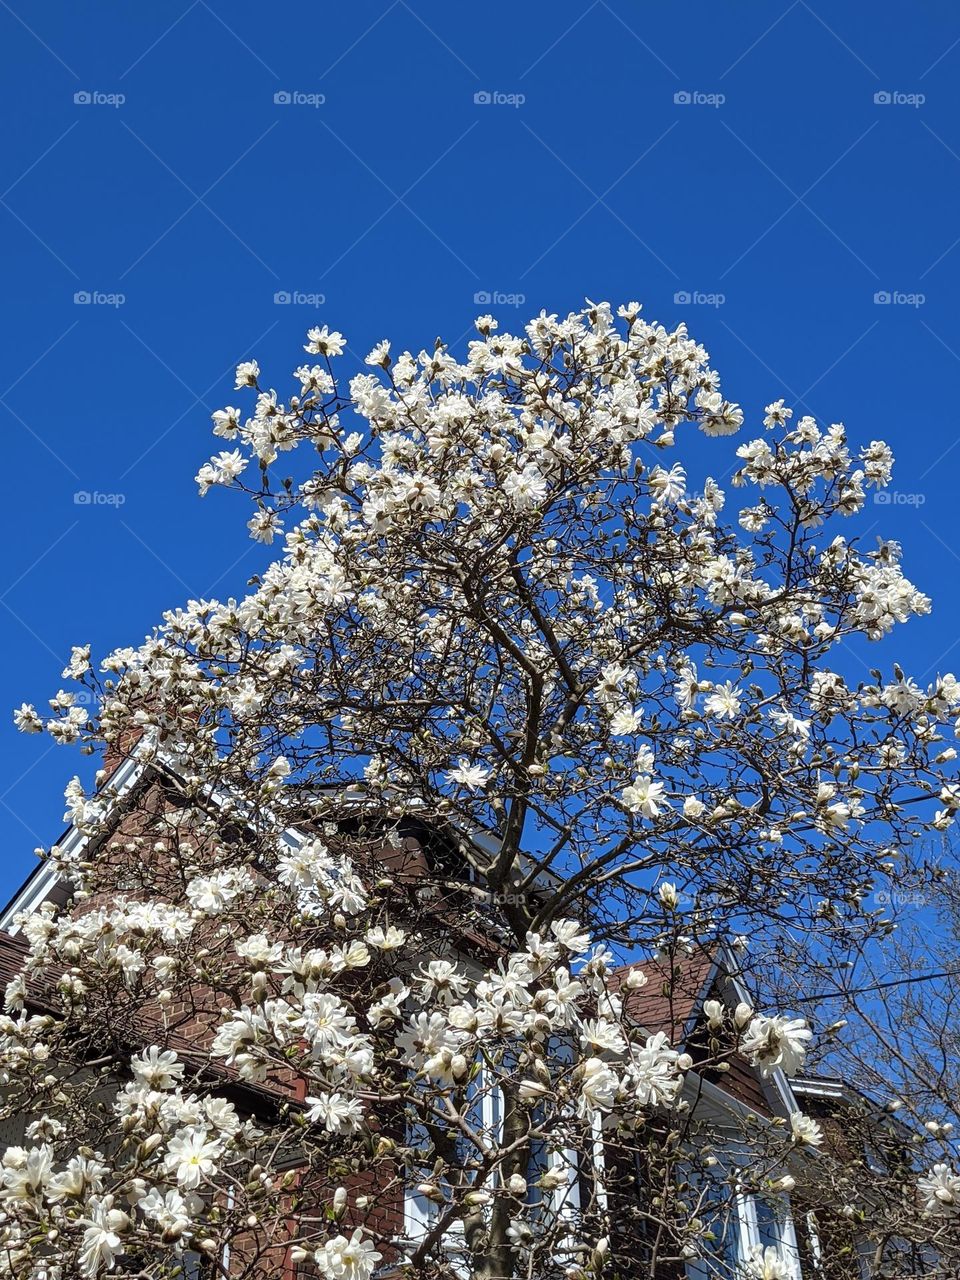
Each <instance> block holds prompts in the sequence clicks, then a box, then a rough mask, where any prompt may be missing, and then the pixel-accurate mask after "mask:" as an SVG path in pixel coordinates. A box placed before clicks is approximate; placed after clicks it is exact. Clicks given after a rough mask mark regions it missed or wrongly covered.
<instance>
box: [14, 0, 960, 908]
mask: <svg viewBox="0 0 960 1280" xmlns="http://www.w3.org/2000/svg"><path fill="white" fill-rule="evenodd" d="M0 40H2V45H3V48H4V52H5V61H6V66H5V74H4V76H3V77H2V80H0V97H2V101H3V112H4V118H5V121H6V129H5V134H4V156H3V163H2V181H0V190H2V192H3V195H2V203H0V229H2V243H3V249H4V256H3V261H4V285H5V290H4V293H5V297H4V313H5V317H6V325H5V330H6V333H5V340H4V343H3V354H2V366H3V367H2V371H0V383H2V385H0V392H2V401H0V406H2V412H3V415H4V419H3V428H4V431H3V439H4V442H5V446H6V457H5V464H6V465H5V474H6V491H5V501H4V504H3V515H2V520H3V523H4V526H5V527H4V530H3V533H4V538H3V546H4V559H3V566H2V569H0V605H2V608H0V621H2V632H0V643H2V646H3V658H4V670H5V671H6V672H7V678H6V680H5V682H4V688H5V690H6V694H7V697H6V701H7V703H8V704H9V706H10V707H11V708H12V706H13V705H14V704H19V702H20V701H21V700H23V699H27V700H36V701H39V702H42V701H43V700H44V699H45V698H47V697H48V696H50V695H52V694H53V693H55V692H56V690H57V689H58V688H59V686H60V669H61V667H62V665H63V662H64V659H65V658H66V656H67V654H68V652H69V648H70V645H71V644H72V643H78V642H83V641H88V640H89V641H92V642H93V645H94V649H95V651H96V652H98V653H100V654H102V653H103V652H104V651H106V650H108V649H110V648H112V647H113V646H115V645H117V644H126V643H137V642H139V640H140V639H141V638H142V637H143V635H144V634H145V633H146V632H147V631H148V630H149V628H150V626H151V625H152V623H153V622H154V621H155V620H156V619H157V618H158V616H159V614H160V612H161V610H162V609H163V608H166V607H169V606H172V605H175V604H177V603H178V602H180V601H181V600H183V599H184V598H185V597H187V596H188V595H194V596H196V595H202V594H229V593H231V592H233V593H236V592H239V591H241V590H242V589H243V584H244V582H245V580H246V578H247V576H248V575H249V574H250V573H251V572H253V571H254V570H255V568H256V567H258V565H259V564H261V563H262V562H263V560H264V552H263V551H262V549H260V550H258V549H256V548H255V547H253V546H252V544H247V543H246V542H245V541H244V531H243V529H242V520H241V513H240V511H239V510H238V509H235V510H234V511H232V512H231V511H230V510H229V506H230V503H229V499H227V498H225V497H224V496H223V495H219V496H218V495H212V496H211V497H210V498H208V499H207V500H206V501H205V502H200V501H199V499H197V498H196V497H195V488H194V485H193V483H192V476H193V474H194V472H195V470H196V467H197V465H198V464H199V463H200V462H201V461H203V460H204V459H205V457H206V456H207V454H208V453H209V451H210V449H211V448H212V445H213V443H214V442H213V440H212V437H211V436H210V434H209V413H210V411H211V410H212V409H214V408H217V407H220V406H222V405H224V404H227V403H236V402H237V401H236V396H235V393H234V392H233V390H232V388H233V377H232V368H233V366H234V365H235V363H236V362H237V361H238V360H240V359H244V358H249V357H251V356H257V357H258V358H259V359H260V362H261V365H262V367H263V368H264V370H265V372H266V374H267V377H268V380H269V381H272V382H274V383H275V384H276V385H277V386H278V387H279V388H282V389H283V392H284V394H286V391H287V387H288V382H287V379H288V374H289V371H290V370H291V369H292V368H293V367H294V365H295V364H296V363H297V360H298V357H299V356H300V343H301V342H302V333H303V331H304V329H305V328H306V327H307V326H308V325H309V324H311V323H315V322H321V323H322V322H328V323H330V324H331V325H333V326H334V327H336V328H339V329H342V330H343V331H344V332H345V333H346V334H347V336H348V338H349V339H350V341H351V348H352V351H353V353H354V357H352V358H351V360H348V361H347V371H348V372H352V371H353V367H354V359H355V357H356V356H359V357H361V358H362V356H363V355H364V354H365V353H366V351H367V350H368V349H369V347H370V346H371V345H372V344H373V342H374V341H375V340H376V339H378V338H380V337H382V336H388V337H390V338H391V339H392V340H393V342H394V343H395V346H404V345H410V346H412V347H413V348H414V350H417V349H419V347H420V346H422V345H429V344H430V343H432V341H433V339H434V337H435V336H436V335H438V334H442V335H443V336H444V337H445V338H446V339H448V340H449V341H451V342H455V341H456V340H458V339H459V338H461V335H464V334H465V332H466V331H467V330H468V328H469V326H470V324H471V322H472V319H473V317H474V316H475V315H476V314H477V313H478V311H485V310H493V311H495V312H496V313H497V314H498V315H499V316H500V318H501V321H502V324H503V326H504V327H509V326H510V324H511V323H514V322H515V323H517V324H521V323H523V321H524V320H525V319H527V318H528V315H527V313H528V312H529V313H531V314H533V313H535V312H536V311H539V309H540V308H541V307H546V308H547V309H548V310H555V311H565V310H568V309H570V308H575V307H577V306H578V305H579V304H580V303H581V302H582V299H583V298H584V296H585V295H586V296H589V297H591V298H594V299H596V298H600V297H605V298H610V299H612V300H613V301H615V302H619V301H626V300H629V299H631V298H639V299H640V300H641V301H642V302H643V303H644V305H645V309H646V311H647V313H648V315H651V316H653V317H655V318H658V319H660V320H662V321H663V322H664V323H666V324H673V323H676V322H678V321H679V320H681V319H683V320H686V321H687V322H688V324H689V326H690V329H691V332H693V333H695V334H696V336H697V337H699V338H700V339H701V340H702V341H703V342H704V343H705V345H706V346H707V347H708V349H709V350H710V351H711V353H712V355H713V357H714V362H715V364H716V367H717V368H718V369H719V370H720V372H721V374H722V375H723V378H724V387H725V390H726V392H727V394H728V395H729V396H730V397H731V398H732V399H736V400H739V401H740V402H741V403H742V404H743V405H744V407H745V409H746V410H747V413H748V421H750V422H751V424H752V425H753V426H754V427H758V426H759V418H760V416H761V415H760V411H761V410H762V407H763V405H764V404H766V403H767V402H768V401H770V400H772V399H775V398H776V397H778V396H781V395H782V396H784V397H785V398H786V400H787V401H788V403H791V404H793V405H796V406H798V407H799V408H800V409H801V410H805V411H807V412H812V413H814V414H816V415H817V416H818V417H819V418H822V419H825V420H827V421H844V422H845V423H846V424H847V425H848V427H849V429H850V432H851V436H852V437H853V439H855V440H857V441H859V440H861V439H862V440H869V439H871V438H877V437H879V438H885V439H887V440H888V441H890V443H891V444H892V445H893V447H894V450H895V452H896V454H897V458H898V463H899V465H898V468H897V471H896V474H895V483H894V488H895V490H896V491H897V492H898V493H899V494H901V495H904V500H902V501H901V502H900V503H899V505H891V506H888V507H877V508H876V509H875V510H871V511H870V512H869V514H868V518H867V520H866V522H864V524H863V525H861V528H864V527H867V526H869V523H870V521H871V520H872V519H873V517H874V515H875V516H876V518H877V520H878V522H879V523H878V526H877V528H878V531H879V530H880V529H882V530H883V532H884V533H886V534H888V535H890V536H894V537H898V538H900V539H901V540H902V541H903V543H904V544H905V547H906V549H907V566H908V570H912V573H913V576H914V577H915V579H916V580H917V581H918V583H919V584H920V585H921V586H922V587H923V588H924V589H925V590H927V591H928V592H929V593H931V594H932V595H934V597H935V604H936V610H935V613H934V615H933V617H932V618H930V619H927V620H923V621H921V622H918V623H915V624H912V625H911V626H910V628H909V629H908V630H902V631H901V632H900V633H899V640H898V642H897V643H898V646H899V650H900V652H901V654H902V655H903V657H904V659H905V665H906V666H907V667H908V668H910V669H911V670H913V671H914V672H915V673H916V674H917V675H921V676H922V675H924V674H929V673H930V672H932V671H934V670H936V669H937V668H938V667H947V666H950V665H951V663H952V664H955V665H956V666H958V667H960V644H957V647H955V648H954V647H953V646H954V645H955V644H956V643H957V636H958V634H960V633H958V629H957V627H958V617H960V603H958V602H957V599H956V594H957V593H956V583H957V580H958V567H960V539H958V538H957V536H956V529H957V519H956V512H957V497H956V489H957V486H956V481H955V475H956V469H957V464H958V463H960V445H958V427H957V421H956V409H955V407H954V404H953V397H952V394H951V393H950V390H949V388H950V386H951V385H952V384H953V383H954V382H955V381H956V380H957V376H958V373H960V369H958V363H960V326H958V307H957V294H958V290H957V283H958V278H960V242H958V237H960V218H958V217H957V206H958V192H960V113H958V110H957V100H958V88H957V85H958V73H960V12H958V10H957V8H956V6H955V4H953V3H948V0H918V2H917V3H915V4H913V5H909V6H906V5H903V4H897V5H894V4H892V3H890V2H889V0H880V2H879V3H874V4H872V5H870V6H865V5H863V4H862V3H856V4H854V3H850V2H849V0H840V2H839V3H838V2H837V0H834V3H831V4H827V3H826V0H817V2H816V3H815V4H809V3H807V2H806V0H793V2H792V3H791V2H790V0H776V2H772V0H771V2H769V3H757V2H756V0H754V2H753V3H744V2H743V0H741V2H740V3H730V2H729V0H711V2H710V3H704V2H702V0H688V3H686V4H683V5H680V6H677V5H671V4H665V5H641V4H638V3H635V2H633V3H631V2H630V0H595V2H594V3H592V4H589V3H580V4H576V5H574V4H570V3H567V2H566V0H561V2H560V3H555V4H551V5H549V6H547V5H522V4H517V3H510V4H504V3H501V2H499V0H490V2H488V3H487V4H485V5H483V6H477V5H456V6H452V5H449V4H437V3H427V2H426V0H410V2H409V3H408V2H407V0H394V3H392V4H389V5H387V4H382V3H380V4H369V3H362V2H354V3H352V4H349V5H341V6H332V5H322V4H290V3H278V4H274V5H265V4H262V3H257V4H254V3H252V2H251V0H233V3H230V4H227V3H226V2H225V0H169V3H166V4H163V5H133V4H129V3H120V2H119V0H112V2H107V0H102V2H101V3H98V4H90V3H83V2H79V3H78V2H77V0H69V3H67V2H65V0H51V2H50V3H48V4H45V5H43V6H36V5H27V4H26V2H25V0H11V2H10V3H7V0H0ZM77 95H80V100H75V99H76V97H77ZM118 95H122V97H123V99H125V100H124V101H122V102H119V104H118ZM278 95H280V100H279V101H278V100H277V96H278ZM284 95H286V96H287V97H288V98H289V99H291V100H290V101H284V100H283V96H284ZM316 95H323V97H324V99H325V101H323V103H322V105H312V103H314V102H317V101H318V99H317V97H316ZM476 95H488V96H489V97H490V98H491V99H493V100H491V101H483V100H482V99H481V101H475V96H476ZM678 95H680V98H679V100H678ZM876 95H881V99H880V100H879V101H877V100H876ZM883 95H886V97H887V98H888V99H889V100H884V98H883ZM918 95H921V96H922V98H923V99H925V100H923V101H920V100H919V98H918ZM684 96H686V98H687V99H689V100H686V101H685V100H684ZM84 97H86V98H87V99H89V100H86V101H85V100H84ZM483 291H486V292H487V293H491V294H492V293H494V292H497V293H499V294H502V295H505V296H507V298H508V301H506V302H505V303H503V304H502V305H497V304H496V303H494V304H486V303H484V304H483V305H481V306H478V305H476V304H475V302H474V295H475V294H478V293H481V292H483ZM75 294H87V295H90V294H97V295H101V296H100V298H99V299H98V300H95V301H91V302H87V303H82V302H79V303H78V302H75V301H74V296H75ZM118 294H122V295H123V296H124V301H123V302H122V304H120V305H113V304H112V303H111V301H110V300H109V297H110V295H114V298H113V302H114V303H116V301H117V299H116V297H115V295H118ZM275 294H286V295H292V294H299V295H304V296H303V297H301V298H300V300H299V301H296V300H295V301H293V302H288V303H276V302H275V301H274V298H275ZM876 294H886V295H897V298H896V300H894V301H891V302H888V303H882V302H881V303H877V302H875V301H874V297H875V295H876ZM308 295H314V297H313V298H310V297H309V296H308ZM316 295H322V296H323V299H324V300H323V302H322V303H321V304H319V305H317V301H316ZM511 295H524V296H525V302H524V303H523V304H522V305H520V306H519V307H516V306H515V305H513V302H512V301H511V300H510V297H511ZM685 295H688V296H692V297H693V298H694V299H697V298H699V300H694V301H691V302H686V303H685V302H684V301H683V300H682V299H683V297H684V296H685ZM718 295H722V301H720V299H719V297H718ZM916 295H923V298H924V300H923V301H922V302H920V301H919V299H918V298H917V296H916ZM711 297H712V301H711V300H709V299H711ZM678 299H679V300H678ZM715 304H718V305H715ZM928 401H929V402H930V403H929V404H928ZM78 492H86V493H90V494H99V495H122V498H123V502H122V505H118V504H117V503H116V502H110V503H108V502H102V501H101V502H90V503H86V504H83V503H77V502H76V501H75V494H77V493H78ZM906 495H919V497H916V496H915V497H914V498H913V500H912V501H910V502H908V501H906V500H905V499H906ZM920 499H922V503H921V501H920ZM238 557H239V559H238ZM945 655H947V656H946V657H945ZM891 656H892V655H891ZM0 734H2V742H3V747H4V749H5V753H6V767H5V769H4V781H3V784H2V788H0V792H2V795H0V836H2V854H0V896H5V894H6V891H8V890H10V889H12V888H13V887H14V886H15V884H16V883H17V882H18V881H19V880H20V878H21V877H22V876H23V874H24V873H25V872H26V871H28V870H29V869H30V868H31V867H32V866H33V865H34V863H33V859H32V856H31V851H32V849H33V847H34V846H35V845H36V844H38V843H41V842H43V843H49V842H50V841H52V840H53V839H55V838H56V836H57V834H58V833H59V830H60V827H61V822H60V818H61V814H62V811H63V806H62V799H61V796H62V788H63V784H64V782H65V780H66V779H67V778H68V777H69V775H70V774H71V772H73V771H74V769H75V768H76V767H77V766H78V765H79V764H80V763H81V762H80V760H79V758H78V757H76V756H75V755H71V754H70V753H69V752H67V751H65V750H62V749H50V748H48V746H47V743H46V741H41V740H38V739H35V738H33V739H25V738H21V737H19V736H18V735H16V734H15V732H14V730H13V728H12V726H11V724H10V719H9V711H8V712H5V713H4V714H3V715H2V716H0Z"/></svg>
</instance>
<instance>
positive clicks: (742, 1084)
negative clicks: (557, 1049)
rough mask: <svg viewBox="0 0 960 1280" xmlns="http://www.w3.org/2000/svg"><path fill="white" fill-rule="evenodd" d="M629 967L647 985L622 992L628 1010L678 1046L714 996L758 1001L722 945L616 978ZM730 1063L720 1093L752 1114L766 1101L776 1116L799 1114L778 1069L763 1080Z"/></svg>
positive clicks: (719, 1080) (718, 1083)
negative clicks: (704, 1005)
mask: <svg viewBox="0 0 960 1280" xmlns="http://www.w3.org/2000/svg"><path fill="white" fill-rule="evenodd" d="M631 969H639V970H640V971H641V972H642V973H643V975H644V977H645V978H646V979H647V982H646V985H645V986H643V987H640V988H639V990H636V991H628V992H624V1009H625V1012H626V1013H627V1014H628V1015H629V1016H630V1017H632V1018H633V1019H634V1020H635V1021H636V1022H637V1023H638V1025H639V1026H641V1027H642V1028H643V1029H644V1030H646V1031H648V1032H649V1033H650V1034H656V1033H657V1032H658V1031H663V1032H665V1033H666V1035H667V1036H668V1037H669V1039H670V1042H671V1043H672V1044H673V1045H675V1046H676V1047H678V1048H679V1047H680V1046H683V1045H686V1044H687V1043H688V1042H689V1041H690V1038H691V1037H692V1036H693V1034H694V1032H695V1030H696V1028H697V1026H698V1024H699V1022H700V1013H701V1010H702V1009H703V1004H704V1001H705V1000H707V999H710V998H711V997H713V998H714V999H719V1000H721V1001H722V1002H723V1003H724V1004H725V1005H726V1006H727V1007H734V1006H736V1005H737V1004H739V1003H740V1002H743V1003H745V1004H750V1005H753V1003H754V1002H753V1000H752V999H751V997H750V993H749V992H748V991H747V989H746V987H745V986H744V982H743V976H742V973H741V970H740V966H739V965H738V964H737V960H736V957H735V955H734V954H733V952H732V951H731V949H730V948H729V947H728V946H727V945H726V944H725V943H723V942H715V943H714V944H713V945H712V946H709V947H708V946H703V947H699V948H696V949H695V950H692V951H682V950H681V951H679V952H678V953H677V954H675V955H673V956H666V957H660V958H655V959H653V960H649V961H646V962H645V963H643V964H634V965H627V966H624V967H623V968H622V969H619V970H618V971H617V975H616V976H617V977H618V978H619V980H620V982H621V983H622V982H623V980H624V979H625V978H626V976H627V974H628V973H629V972H630V970H631ZM730 1065H731V1067H732V1068H733V1069H732V1070H731V1071H729V1072H728V1073H727V1074H726V1075H723V1076H719V1077H717V1079H716V1080H715V1082H714V1083H715V1085H716V1087H717V1089H718V1090H719V1092H720V1093H721V1094H725V1095H727V1096H728V1097H731V1098H736V1099H738V1101H739V1102H740V1103H742V1104H743V1103H745V1104H746V1105H747V1106H748V1107H750V1108H751V1109H754V1110H755V1109H756V1106H757V1104H758V1103H759V1102H760V1101H761V1099H762V1100H763V1101H764V1102H765V1103H766V1106H767V1107H768V1108H769V1111H770V1113H773V1114H776V1113H778V1112H779V1113H781V1114H784V1115H789V1114H790V1113H791V1112H793V1111H798V1110H800V1108H799V1107H798V1105H797V1101H796V1098H795V1097H794V1095H793V1090H792V1088H791V1087H790V1083H789V1081H788V1080H787V1078H786V1076H785V1075H784V1073H783V1072H782V1071H781V1070H780V1068H779V1067H776V1068H774V1070H773V1071H772V1072H771V1073H770V1076H769V1077H768V1078H766V1079H763V1078H762V1077H760V1075H759V1073H758V1072H756V1071H754V1070H753V1068H751V1067H750V1066H749V1064H747V1063H746V1062H745V1061H744V1060H743V1059H740V1058H739V1057H737V1056H736V1055H734V1056H733V1058H732V1059H731V1063H730ZM707 1075H708V1076H710V1075H712V1073H709V1072H708V1073H707Z"/></svg>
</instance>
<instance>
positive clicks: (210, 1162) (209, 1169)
mask: <svg viewBox="0 0 960 1280" xmlns="http://www.w3.org/2000/svg"><path fill="white" fill-rule="evenodd" d="M222 1152H223V1144H222V1142H221V1141H220V1139H219V1138H213V1137H211V1136H210V1134H209V1133H208V1132H207V1130H206V1129H204V1128H195V1129H194V1128H191V1129H184V1130H181V1131H180V1132H179V1133H176V1134H174V1136H173V1137H172V1138H171V1139H170V1141H169V1142H168V1143H167V1155H166V1167H167V1172H168V1173H171V1174H173V1176H174V1177H175V1178H176V1180H177V1182H178V1183H179V1185H180V1186H181V1187H185V1188H186V1189H187V1190H188V1191H192V1190H194V1189H195V1188H197V1187H199V1186H200V1184H201V1182H202V1181H204V1179H206V1178H210V1177H212V1176H213V1174H214V1172H215V1170H216V1168H217V1161H218V1160H219V1159H220V1156H221V1154H222Z"/></svg>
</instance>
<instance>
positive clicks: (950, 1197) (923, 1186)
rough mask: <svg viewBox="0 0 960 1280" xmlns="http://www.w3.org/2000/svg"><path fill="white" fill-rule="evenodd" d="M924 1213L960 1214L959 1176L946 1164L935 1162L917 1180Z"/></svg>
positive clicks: (948, 1215) (952, 1216) (937, 1214)
mask: <svg viewBox="0 0 960 1280" xmlns="http://www.w3.org/2000/svg"><path fill="white" fill-rule="evenodd" d="M917 1189H918V1190H919V1192H920V1198H921V1201H922V1203H923V1211H924V1213H927V1214H930V1215H931V1216H932V1217H938V1218H954V1217H957V1216H958V1215H960V1177H958V1176H957V1174H956V1173H955V1172H954V1171H953V1170H952V1169H951V1168H950V1166H949V1165H948V1164H935V1165H934V1166H933V1168H932V1169H930V1170H929V1171H928V1172H927V1173H924V1174H921V1176H920V1177H919V1178H918V1180H917Z"/></svg>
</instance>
